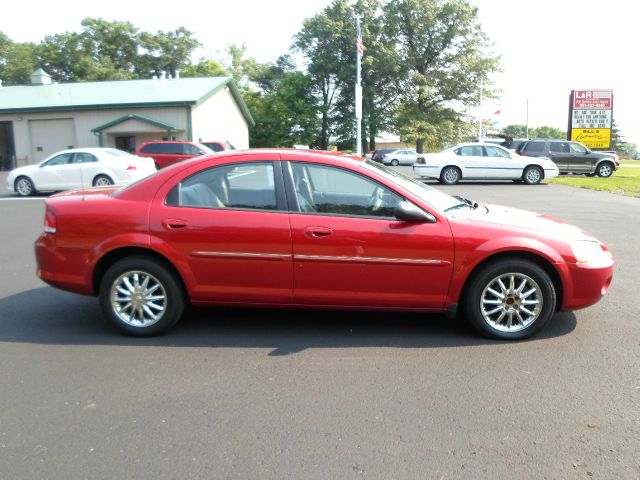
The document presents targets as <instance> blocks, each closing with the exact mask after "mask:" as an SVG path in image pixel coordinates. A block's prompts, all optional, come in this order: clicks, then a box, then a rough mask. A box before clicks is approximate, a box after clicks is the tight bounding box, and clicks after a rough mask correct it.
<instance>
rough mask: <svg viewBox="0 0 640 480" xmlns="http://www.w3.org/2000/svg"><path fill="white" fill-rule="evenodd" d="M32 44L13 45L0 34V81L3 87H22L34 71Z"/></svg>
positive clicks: (34, 54) (7, 38)
mask: <svg viewBox="0 0 640 480" xmlns="http://www.w3.org/2000/svg"><path fill="white" fill-rule="evenodd" d="M36 66H37V59H36V52H35V45H34V44H33V43H14V42H12V41H11V39H9V37H7V36H6V35H5V34H4V33H2V32H0V79H2V82H3V84H5V85H21V84H22V85H24V84H28V83H29V81H30V76H31V73H32V72H33V71H34V70H35V69H36Z"/></svg>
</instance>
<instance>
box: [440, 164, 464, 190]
mask: <svg viewBox="0 0 640 480" xmlns="http://www.w3.org/2000/svg"><path fill="white" fill-rule="evenodd" d="M461 177H462V174H461V173H460V170H459V169H458V167H451V166H450V167H444V168H443V169H442V172H440V181H441V182H442V183H446V184H447V185H455V184H456V183H458V182H459V181H460V178H461Z"/></svg>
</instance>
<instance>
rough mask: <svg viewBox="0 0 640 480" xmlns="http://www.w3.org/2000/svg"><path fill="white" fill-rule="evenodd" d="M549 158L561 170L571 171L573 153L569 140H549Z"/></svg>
mask: <svg viewBox="0 0 640 480" xmlns="http://www.w3.org/2000/svg"><path fill="white" fill-rule="evenodd" d="M549 158H551V160H553V162H554V163H555V164H556V165H557V166H558V169H559V170H560V171H561V172H572V171H574V170H573V154H572V152H571V148H570V147H569V142H549Z"/></svg>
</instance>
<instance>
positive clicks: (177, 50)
mask: <svg viewBox="0 0 640 480" xmlns="http://www.w3.org/2000/svg"><path fill="white" fill-rule="evenodd" d="M138 39H139V45H140V51H141V52H142V53H139V56H138V60H137V64H136V75H137V77H138V78H149V77H150V76H152V75H162V73H163V72H164V73H165V74H166V75H171V76H174V75H175V74H176V72H177V71H178V70H182V69H183V68H184V67H186V66H188V65H190V64H191V61H190V59H191V54H192V53H193V51H194V50H195V49H196V48H197V47H198V46H200V42H198V40H196V39H195V38H193V33H191V32H190V31H189V30H187V29H186V28H184V27H179V28H177V29H176V30H173V31H171V32H163V31H159V32H157V33H149V32H142V33H140V35H139V36H138Z"/></svg>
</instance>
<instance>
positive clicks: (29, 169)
mask: <svg viewBox="0 0 640 480" xmlns="http://www.w3.org/2000/svg"><path fill="white" fill-rule="evenodd" d="M39 168H40V164H36V165H25V166H24V167H18V168H15V169H13V170H11V171H10V172H9V178H17V177H19V176H20V175H30V174H31V173H33V172H35V171H36V170H38V169H39Z"/></svg>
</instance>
